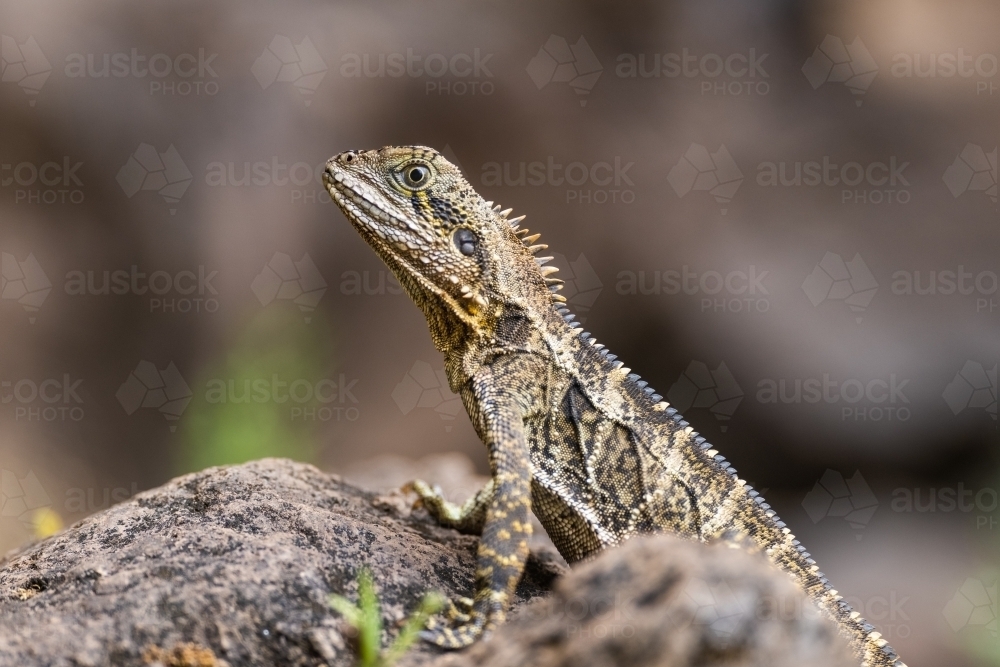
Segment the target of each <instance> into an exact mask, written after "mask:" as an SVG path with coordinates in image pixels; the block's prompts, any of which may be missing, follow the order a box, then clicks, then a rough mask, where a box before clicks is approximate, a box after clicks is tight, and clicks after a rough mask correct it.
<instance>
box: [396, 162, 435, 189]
mask: <svg viewBox="0 0 1000 667" xmlns="http://www.w3.org/2000/svg"><path fill="white" fill-rule="evenodd" d="M397 173H398V178H399V180H400V181H401V182H402V184H403V185H404V186H406V187H407V188H409V189H410V190H423V189H424V188H426V187H427V186H428V185H430V183H431V180H432V178H433V176H434V174H433V172H431V168H430V167H428V166H427V165H426V164H423V163H419V162H417V163H411V164H407V165H404V166H403V168H402V169H400V170H399V172H397Z"/></svg>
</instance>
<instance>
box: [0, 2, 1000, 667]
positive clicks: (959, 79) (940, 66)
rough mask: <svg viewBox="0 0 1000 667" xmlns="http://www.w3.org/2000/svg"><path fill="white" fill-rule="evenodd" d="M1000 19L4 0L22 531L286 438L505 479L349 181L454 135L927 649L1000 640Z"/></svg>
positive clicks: (300, 449)
mask: <svg viewBox="0 0 1000 667" xmlns="http://www.w3.org/2000/svg"><path fill="white" fill-rule="evenodd" d="M998 30H1000V5H997V3H995V2H989V1H987V0H983V1H981V2H977V1H974V0H962V1H959V2H943V1H939V2H930V1H927V0H870V1H864V2H862V1H860V0H848V1H844V0H837V1H829V2H814V3H801V2H791V1H784V2H780V1H773V2H763V3H760V2H758V3H749V2H732V1H707V2H634V3H601V2H549V3H529V2H515V3H504V4H501V3H461V2H447V1H441V2H417V3H384V2H365V3H362V2H284V3H276V2H275V3H263V2H258V3H239V2H236V1H235V0H233V1H230V2H223V1H212V2H177V1H173V2H167V1H166V0H154V1H150V2H143V3H125V2H89V3H71V4H66V3H63V2H55V1H51V0H32V1H30V2H29V1H20V0H16V1H9V2H5V3H3V4H2V5H0V34H2V49H0V55H2V77H0V79H2V81H0V119H2V122H0V252H2V276H3V284H2V289H0V470H2V472H0V502H2V506H0V551H4V550H6V549H9V548H13V547H16V546H17V545H19V544H23V543H24V542H25V541H27V540H30V539H32V538H33V537H34V536H39V535H45V534H47V533H50V532H52V531H54V530H58V529H59V528H60V527H61V526H65V525H69V524H71V523H73V522H75V521H78V520H79V519H81V518H83V517H85V516H86V515H88V514H90V513H92V512H94V511H98V510H100V509H102V508H105V507H107V506H108V505H110V504H111V503H114V502H118V501H120V500H123V499H125V498H128V497H130V496H131V495H133V494H134V493H136V492H138V491H141V490H143V489H147V488H151V487H154V486H157V485H159V484H161V483H163V482H164V481H166V480H167V479H169V478H171V477H173V476H175V475H178V474H182V473H185V472H190V471H194V470H198V469H201V468H203V467H206V466H210V465H216V464H224V463H234V462H240V461H245V460H250V459H253V458H259V457H262V456H288V457H292V458H295V459H299V460H305V461H310V462H313V463H315V464H316V465H318V466H320V467H321V468H322V469H324V470H329V471H335V472H341V473H344V474H346V475H347V476H348V477H353V478H355V479H359V480H364V481H366V482H367V483H368V484H369V485H373V486H378V485H379V484H381V483H389V482H390V481H391V483H397V478H398V479H399V480H401V479H405V478H406V476H407V475H408V474H409V473H411V472H413V471H417V472H418V474H421V475H424V476H427V477H430V478H431V480H430V481H436V482H441V483H444V484H445V485H446V486H448V488H449V489H451V490H453V491H454V492H455V493H456V494H458V495H459V496H460V495H462V494H463V493H467V492H468V488H472V487H470V485H469V484H468V483H467V482H468V479H470V478H473V479H474V477H475V475H476V474H480V475H481V474H482V473H484V472H486V470H487V468H486V459H485V454H484V450H483V447H482V445H481V444H480V443H479V441H478V440H477V439H476V436H475V434H474V433H473V430H472V428H471V426H470V425H469V421H468V418H467V416H466V415H465V413H464V410H463V409H462V407H461V404H460V402H459V401H458V399H457V397H455V396H454V395H453V394H451V393H450V392H449V391H448V389H447V385H446V384H445V382H444V378H443V372H442V371H443V364H442V360H441V358H440V355H439V354H438V353H437V352H436V351H435V350H434V348H433V346H432V345H431V341H430V337H429V336H428V334H427V329H426V325H425V323H424V320H423V318H422V316H421V314H420V313H419V311H418V310H417V309H416V308H415V307H414V306H413V305H412V304H411V303H410V302H409V301H408V299H407V298H406V297H405V296H404V295H401V294H400V290H399V286H398V284H396V283H395V282H394V281H393V280H392V279H391V277H390V276H389V275H388V274H387V272H386V270H385V269H384V267H383V265H382V264H381V263H380V262H379V260H378V259H377V258H376V257H375V255H374V254H373V253H372V252H371V251H370V250H369V248H368V247H367V246H366V245H365V244H364V243H363V242H362V241H361V240H360V238H358V237H357V235H356V234H355V232H354V231H353V230H352V229H351V227H350V226H349V225H348V224H347V223H346V221H345V220H344V218H343V217H342V215H341V214H340V213H339V211H338V210H336V208H335V206H334V205H333V204H332V203H331V202H330V200H329V198H328V196H327V195H326V194H325V192H324V190H323V188H322V185H321V183H320V181H319V178H318V175H319V173H320V170H321V168H322V165H323V163H324V162H325V160H326V159H327V158H328V157H330V156H331V155H333V154H334V153H337V152H340V151H343V150H346V149H349V148H376V147H379V146H382V145H386V144H425V145H429V146H433V147H436V148H438V149H439V150H442V151H443V152H444V153H445V155H446V156H448V157H449V158H450V159H452V160H453V161H455V162H456V163H457V164H459V165H460V166H461V167H462V169H463V170H464V172H465V173H466V175H467V177H468V179H469V181H470V182H471V183H472V184H473V185H474V186H475V187H476V188H477V189H478V190H479V192H480V193H481V194H482V195H483V196H484V197H486V198H487V199H493V200H495V201H496V202H498V203H500V204H502V205H503V206H504V207H512V208H513V209H514V212H515V213H514V214H515V215H519V214H522V213H523V214H527V216H528V217H527V220H526V221H525V223H524V224H525V225H526V226H528V227H530V228H531V229H532V230H534V231H538V232H541V233H542V240H543V241H544V242H546V243H548V244H549V246H550V251H553V252H554V253H555V254H556V256H557V258H556V263H557V264H558V265H559V266H560V267H561V269H562V274H563V277H564V278H565V279H566V280H567V283H568V286H567V292H564V293H566V294H567V295H568V296H569V297H570V298H569V302H570V306H571V308H572V309H573V310H574V311H575V312H577V313H578V316H579V318H580V319H581V320H583V321H584V322H585V325H586V328H587V329H588V330H590V331H592V332H593V333H594V334H595V336H596V337H597V338H598V339H599V340H601V341H602V342H603V343H605V344H606V345H607V346H608V347H609V348H610V349H611V350H613V351H614V352H615V353H616V354H618V355H619V356H620V357H621V358H622V359H623V360H625V361H626V363H627V365H628V366H630V367H632V368H633V369H635V372H638V373H640V374H642V375H643V377H644V378H645V379H647V380H648V381H649V382H650V384H651V385H652V386H654V387H656V388H657V390H658V391H659V393H662V394H664V395H665V396H667V397H668V398H669V400H670V401H671V403H673V404H674V405H676V406H678V407H680V408H681V409H682V410H683V411H684V412H685V415H686V416H687V418H688V419H689V420H690V421H691V423H692V424H693V425H694V426H695V427H696V429H697V430H699V431H700V432H702V433H703V434H705V435H706V436H707V437H708V438H709V439H710V440H711V441H713V442H714V443H717V448H718V449H719V450H720V451H722V452H723V453H724V454H725V455H726V456H727V457H728V458H729V459H730V460H731V461H732V462H733V463H734V465H735V466H736V468H737V469H738V470H739V471H740V473H741V475H742V476H743V477H745V478H746V479H747V480H749V481H750V482H751V483H753V485H754V486H755V487H757V488H760V489H764V490H765V493H766V495H767V497H768V500H769V502H771V503H772V505H774V507H775V508H776V509H777V511H778V513H779V514H780V515H781V516H782V518H783V519H784V520H785V521H786V522H787V523H788V524H789V525H790V526H791V527H792V529H793V531H794V532H795V533H796V534H797V535H798V536H799V537H800V539H801V540H802V541H803V542H804V543H805V544H806V545H808V547H809V549H810V551H811V552H812V553H813V554H814V555H815V557H816V559H817V560H818V561H819V563H820V564H821V565H822V567H823V570H824V571H825V572H826V573H827V575H828V576H829V577H830V579H831V580H832V581H834V582H835V583H836V585H837V587H838V589H839V590H840V591H841V592H842V594H844V595H845V596H846V597H847V599H848V600H849V601H850V602H851V603H852V604H853V605H854V606H855V607H856V608H858V609H859V610H860V611H861V612H862V613H863V614H864V615H865V616H866V617H868V618H869V619H870V620H871V621H872V622H873V623H874V624H875V625H876V626H878V628H879V630H880V631H881V632H882V633H883V635H884V636H885V637H886V638H887V639H889V641H890V642H891V643H892V644H893V645H894V646H895V647H896V648H897V650H899V652H900V654H901V655H902V656H903V657H904V659H905V660H906V661H907V662H908V664H910V665H911V667H913V666H919V665H945V664H947V665H953V666H954V665H978V664H997V663H1000V639H998V637H997V632H998V627H997V615H998V609H997V577H998V573H1000V540H998V535H1000V526H998V521H1000V512H998V511H997V510H998V489H1000V476H998V446H1000V443H998V431H997V362H998V360H1000V336H998V333H1000V292H998V290H997V275H998V272H1000V259H998V257H1000V252H998V251H1000V214H998V209H997V142H998V134H1000V124H998V122H997V121H998V113H997V112H998V108H1000V74H998V56H1000V45H998V42H997V34H998ZM380 471H382V472H380ZM380 475H381V476H380ZM435 477H437V479H435ZM459 478H461V479H459ZM473 486H474V485H473ZM459 491H461V492H459Z"/></svg>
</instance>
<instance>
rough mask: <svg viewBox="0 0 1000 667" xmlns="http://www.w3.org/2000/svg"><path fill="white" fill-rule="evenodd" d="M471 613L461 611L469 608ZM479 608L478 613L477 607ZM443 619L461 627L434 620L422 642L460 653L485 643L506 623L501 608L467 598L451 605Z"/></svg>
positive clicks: (423, 633)
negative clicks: (478, 642) (457, 623)
mask: <svg viewBox="0 0 1000 667" xmlns="http://www.w3.org/2000/svg"><path fill="white" fill-rule="evenodd" d="M469 603H472V604H471V607H472V608H471V610H470V611H469V613H464V612H461V611H459V607H466V608H467V607H469V606H470V605H469ZM477 606H478V607H479V608H478V609H477V608H476V607H477ZM444 615H445V616H446V617H448V618H449V619H451V620H457V621H459V623H460V624H459V625H455V626H451V625H446V624H444V623H442V622H440V621H438V620H437V619H435V618H432V619H431V620H430V622H428V624H427V629H426V630H424V631H423V632H421V633H420V638H421V639H423V640H425V641H428V642H430V643H432V644H437V645H438V646H440V647H442V648H448V649H458V648H464V647H466V646H469V645H470V644H472V643H473V642H475V641H477V640H479V639H486V638H487V637H489V636H490V634H492V632H493V629H494V628H495V627H496V626H497V624H498V623H500V622H502V621H503V610H502V607H501V606H500V605H496V604H492V605H491V604H489V603H488V602H486V603H485V604H479V605H476V604H475V603H473V602H472V600H469V599H468V598H458V604H456V603H455V602H451V601H449V603H448V607H447V608H446V609H445V611H444Z"/></svg>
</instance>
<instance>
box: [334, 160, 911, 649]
mask: <svg viewBox="0 0 1000 667" xmlns="http://www.w3.org/2000/svg"><path fill="white" fill-rule="evenodd" d="M325 180H326V184H327V188H328V190H329V191H330V194H331V197H332V198H333V199H334V201H335V202H336V203H337V204H338V205H339V206H340V208H341V209H342V210H343V211H344V213H345V215H346V216H347V217H348V219H349V220H350V221H351V223H352V224H353V225H354V226H355V228H356V229H357V230H358V231H359V233H361V235H362V237H363V238H364V239H365V240H366V241H367V242H368V243H369V244H370V245H371V246H372V247H373V249H374V250H375V251H376V252H377V253H378V254H379V256H380V257H381V258H382V259H383V260H384V261H385V262H386V264H387V265H388V266H389V268H390V269H391V270H392V271H393V273H394V274H395V275H396V277H397V278H398V279H399V281H400V283H401V284H402V285H403V287H404V288H405V289H406V291H407V293H408V294H409V295H410V297H411V298H412V299H413V300H414V301H415V302H416V303H417V305H418V306H419V307H420V308H421V309H422V310H423V311H424V314H425V316H426V317H427V320H428V325H429V327H430V330H431V335H432V338H433V339H434V343H435V345H436V346H437V348H438V349H439V350H441V351H442V352H443V353H444V357H445V368H446V371H447V374H448V380H449V384H450V385H451V388H452V390H453V391H455V392H457V393H458V394H459V395H460V396H461V398H462V401H463V403H464V405H465V407H466V410H467V411H468V413H469V416H470V418H471V419H472V423H473V426H474V427H475V429H476V432H477V433H478V434H479V436H480V438H481V439H482V440H483V442H484V443H485V444H486V446H487V449H488V451H489V456H490V464H491V473H492V475H491V480H490V482H489V483H488V484H487V485H486V487H485V488H484V489H483V490H482V491H480V492H479V493H478V494H476V496H475V497H473V498H472V499H470V500H469V501H468V502H467V503H466V504H465V505H463V506H462V507H461V508H459V507H456V506H454V505H451V504H450V503H447V502H445V501H444V499H443V498H441V496H440V494H439V493H437V492H436V491H435V490H433V489H431V488H430V487H428V486H427V485H426V484H425V483H423V482H415V483H414V489H415V490H416V491H417V492H418V493H419V495H420V496H421V498H422V500H423V502H424V505H425V506H426V507H427V508H428V510H429V511H430V512H431V514H432V515H433V516H434V517H435V518H436V519H437V520H438V521H439V522H441V523H442V524H444V525H447V526H452V527H455V528H458V529H459V530H463V531H466V532H470V533H475V534H480V535H481V540H480V547H479V555H478V559H479V565H478V568H477V572H476V595H475V599H474V601H473V603H472V606H471V610H470V614H469V615H468V616H467V617H465V618H464V620H465V623H464V624H463V625H460V626H459V627H457V628H448V627H443V628H438V629H436V630H434V631H433V632H432V633H431V634H430V636H429V638H430V639H431V640H432V641H435V642H436V643H438V644H441V645H443V646H450V647H458V646H464V645H467V644H469V643H471V642H472V641H474V640H475V639H477V638H478V637H480V636H481V635H483V634H484V633H487V632H489V631H490V630H491V629H492V628H493V627H494V626H495V625H496V624H497V623H499V622H502V620H503V618H504V614H505V611H506V608H507V606H508V604H509V600H510V598H511V595H512V593H513V589H514V587H515V586H516V585H517V582H518V580H519V578H520V576H521V573H522V571H523V568H524V562H525V559H526V557H527V553H528V546H527V544H528V537H530V533H531V525H530V522H529V517H528V512H529V511H531V510H533V511H534V513H535V514H536V516H537V517H538V518H539V520H540V521H541V523H542V525H543V526H544V527H545V530H546V532H547V533H548V534H549V537H551V539H552V541H553V543H554V544H555V545H556V547H557V548H558V549H559V552H560V553H561V554H562V555H563V557H564V558H565V559H566V560H567V561H568V562H570V563H573V562H576V561H579V560H581V559H584V558H586V557H588V556H590V555H592V554H594V553H597V552H599V551H601V550H602V549H605V548H608V547H611V546H614V545H616V544H619V543H621V542H622V541H624V540H626V539H628V538H629V537H630V536H632V535H636V534H640V533H650V532H660V531H664V532H671V533H675V534H678V535H681V536H684V537H687V538H690V539H696V540H702V541H707V540H712V539H717V538H720V537H724V536H725V537H734V538H741V539H743V540H744V541H745V542H748V543H749V544H750V545H752V547H753V548H755V549H758V550H761V551H763V552H764V553H766V555H767V556H768V558H769V559H770V560H771V561H772V562H774V563H775V564H776V565H778V566H779V567H780V568H781V569H783V570H785V571H786V572H788V573H789V574H790V575H791V576H792V577H793V578H794V579H795V580H796V582H797V583H798V585H799V586H800V587H801V588H802V589H803V590H804V591H805V592H806V593H807V594H808V595H809V597H810V598H811V599H813V600H814V601H815V602H816V604H817V605H818V606H819V607H820V608H821V609H822V610H824V611H825V612H826V613H827V614H828V615H829V616H830V617H832V618H833V619H834V620H835V621H836V622H837V623H838V624H839V626H840V628H841V632H842V633H843V634H844V635H845V637H846V638H847V640H848V641H849V642H850V644H851V646H852V648H853V649H854V651H855V653H856V654H857V656H858V657H859V659H860V661H861V662H862V664H864V665H867V666H868V667H890V666H893V665H895V666H896V667H901V666H902V667H905V665H903V663H902V662H901V661H898V657H897V656H896V654H895V653H894V652H893V650H892V649H891V648H890V647H889V646H888V645H887V644H886V643H885V640H883V639H881V635H879V634H878V633H877V632H874V628H872V626H871V625H869V624H867V623H866V622H865V621H864V619H862V618H860V617H859V615H858V614H857V612H853V611H852V610H851V609H850V607H849V606H848V605H847V604H846V603H844V602H843V601H842V600H841V597H840V596H839V595H838V593H837V591H835V590H833V589H832V588H831V587H830V586H829V583H828V582H827V580H826V578H825V577H823V575H822V574H821V573H820V572H819V571H818V569H817V567H816V565H815V563H814V561H812V559H811V558H810V557H809V554H808V553H806V552H805V550H804V548H803V547H802V546H801V545H800V544H799V543H798V540H796V539H795V538H794V536H793V535H792V534H791V532H790V531H789V530H788V528H787V527H785V524H784V523H782V522H781V521H780V520H779V519H778V518H777V517H776V516H775V514H774V511H773V510H771V509H770V507H769V506H768V505H767V503H765V502H764V501H763V498H761V497H760V496H759V495H758V494H757V492H756V491H754V490H753V489H751V488H750V487H749V486H748V485H747V484H746V483H745V482H744V481H743V480H741V479H739V478H738V476H737V475H736V471H735V470H734V469H733V468H732V466H730V465H729V464H728V463H727V462H726V461H725V459H724V458H723V457H722V456H720V455H719V454H718V453H717V452H716V451H715V450H714V449H711V448H710V446H709V445H708V443H707V442H705V439H704V438H703V437H700V436H699V435H698V434H697V433H695V432H694V431H693V430H692V429H691V427H690V426H689V425H688V423H687V422H686V421H684V420H683V419H682V418H681V416H680V415H679V414H677V412H676V410H674V409H673V408H671V407H670V406H669V405H668V404H667V403H666V402H664V401H662V399H661V397H660V396H659V395H657V394H655V393H654V392H653V391H652V389H651V388H650V387H648V386H647V385H646V383H645V382H643V381H641V380H640V379H639V376H637V375H633V374H631V371H630V369H628V368H625V367H623V365H622V362H620V361H618V360H617V359H616V357H615V356H614V355H612V354H609V353H608V351H607V350H606V349H604V346H603V345H599V344H597V343H596V341H595V340H594V339H593V337H591V336H590V335H589V334H587V333H586V332H583V331H582V329H581V328H579V325H578V324H576V323H574V322H572V319H573V316H572V315H571V314H570V313H569V311H568V310H567V309H566V307H565V305H564V302H565V299H563V298H562V297H561V296H560V295H559V294H558V289H559V288H560V287H561V281H558V280H555V279H554V278H551V277H549V274H550V273H551V272H552V271H553V269H550V268H549V267H545V266H544V264H545V262H546V261H547V259H549V258H536V257H535V253H537V252H538V251H539V250H541V249H544V248H545V246H541V245H532V244H533V243H534V242H535V241H536V240H537V238H538V236H537V235H533V236H529V235H528V232H527V230H522V229H519V228H518V222H519V221H520V219H513V220H510V219H508V214H509V210H508V211H500V207H499V206H497V207H493V205H492V202H486V201H484V200H483V199H482V198H481V197H480V196H479V195H478V194H476V192H475V191H474V190H473V189H472V187H471V186H469V184H468V183H467V182H466V181H465V179H463V178H462V176H461V174H460V173H459V172H458V170H457V168H455V167H454V166H453V165H451V164H450V163H448V162H447V161H446V160H445V159H444V158H443V157H441V156H440V155H439V154H438V153H437V152H436V151H434V150H432V149H429V148H423V147H387V148H383V149H380V150H378V151H348V152H346V153H341V154H340V155H337V156H335V157H334V158H331V159H330V161H329V162H328V163H327V170H326V172H325Z"/></svg>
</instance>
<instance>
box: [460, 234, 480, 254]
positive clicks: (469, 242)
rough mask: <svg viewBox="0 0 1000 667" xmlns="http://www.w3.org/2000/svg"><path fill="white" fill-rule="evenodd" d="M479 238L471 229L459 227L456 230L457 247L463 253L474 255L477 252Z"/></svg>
mask: <svg viewBox="0 0 1000 667" xmlns="http://www.w3.org/2000/svg"><path fill="white" fill-rule="evenodd" d="M477 242H478V239H477V238H476V235H475V233H474V232H473V231H472V230H470V229H459V230H457V231H456V232H455V247H456V248H458V251H459V252H460V253H462V254H463V255H467V256H472V255H474V254H476V243H477Z"/></svg>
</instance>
